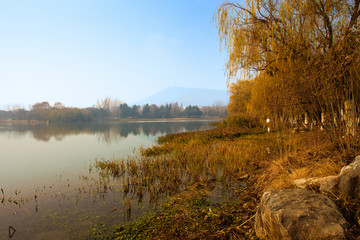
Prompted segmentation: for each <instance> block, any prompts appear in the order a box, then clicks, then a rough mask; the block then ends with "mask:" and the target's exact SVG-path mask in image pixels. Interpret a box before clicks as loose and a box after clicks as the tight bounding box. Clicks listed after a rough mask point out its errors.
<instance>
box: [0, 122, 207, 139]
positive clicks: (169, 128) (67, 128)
mask: <svg viewBox="0 0 360 240" xmlns="http://www.w3.org/2000/svg"><path fill="white" fill-rule="evenodd" d="M208 124H209V122H208V121H177V122H174V121H169V122H165V121H162V122H146V121H141V122H122V123H106V124H104V123H86V124H62V125H50V126H46V125H8V126H2V127H1V128H0V132H7V133H8V135H9V137H10V135H12V136H11V137H13V138H16V137H22V136H26V135H27V134H29V133H30V134H31V135H32V137H33V138H34V139H36V140H38V141H44V142H48V141H50V140H51V139H52V138H54V139H55V140H56V141H62V140H63V139H64V138H65V137H66V136H68V135H79V134H92V135H96V136H97V137H98V140H99V141H101V142H106V143H112V142H113V141H115V142H117V141H118V140H119V139H121V138H126V137H128V136H129V135H130V134H132V135H134V136H138V135H144V136H147V137H149V136H158V135H164V134H169V133H175V132H185V131H195V130H204V129H206V128H208V127H209V125H208Z"/></svg>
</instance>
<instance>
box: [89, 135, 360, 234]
mask: <svg viewBox="0 0 360 240" xmlns="http://www.w3.org/2000/svg"><path fill="white" fill-rule="evenodd" d="M159 141H160V143H161V144H160V145H159V146H156V147H153V148H150V149H142V150H141V152H142V155H141V156H140V157H138V158H133V159H126V160H122V159H117V160H113V161H102V162H101V161H100V162H97V163H96V164H95V168H97V169H99V170H100V171H101V174H102V175H103V176H106V175H107V176H108V175H111V176H113V177H114V178H116V179H118V183H119V185H122V186H123V192H124V194H125V195H127V197H129V198H138V200H139V201H141V200H142V199H143V198H144V197H146V199H149V200H150V201H157V199H159V198H163V197H169V196H170V198H169V201H168V202H167V203H166V204H164V205H163V209H162V210H161V211H160V212H158V213H156V214H155V215H152V216H150V217H147V218H145V219H142V220H140V221H138V222H135V223H132V224H130V225H129V226H121V227H119V228H118V230H117V231H115V233H116V237H115V236H112V237H110V239H111V238H114V239H127V238H129V239H131V238H130V236H136V238H133V239H137V238H138V239H142V238H144V239H159V236H161V239H184V238H186V239H256V236H255V232H254V231H253V229H252V228H253V225H254V218H253V216H254V214H255V211H256V207H255V206H256V205H257V204H258V203H259V199H260V196H261V195H262V193H263V192H264V191H265V190H267V189H269V188H288V187H292V185H291V183H292V181H293V180H295V179H298V178H304V177H322V176H327V175H335V174H337V173H338V172H339V171H340V169H341V167H343V166H344V165H346V164H348V163H349V162H351V161H352V159H353V157H354V156H356V155H357V154H359V153H360V151H359V149H355V148H354V149H352V150H347V151H343V149H342V148H338V147H336V146H334V144H333V143H332V142H331V141H330V138H329V137H327V135H326V134H325V133H324V132H321V131H308V132H299V133H295V134H293V133H289V132H285V131H282V132H272V133H264V132H262V131H261V130H259V129H257V130H255V133H254V132H249V129H240V128H233V129H231V128H218V129H215V130H209V131H204V132H194V133H181V134H173V135H168V136H166V137H162V138H160V139H159ZM245 174H246V175H248V178H245V179H244V177H243V176H244V175H245ZM244 184H245V185H244ZM199 186H201V187H200V188H199ZM244 186H245V187H244ZM214 188H215V189H218V188H221V189H226V194H225V196H227V197H226V199H225V201H224V202H222V203H220V204H219V203H214V202H212V201H211V195H212V194H213V193H214V191H215V190H214ZM215 192H216V191H215ZM335 198H336V199H334V200H335V201H337V202H338V203H339V205H340V208H341V209H343V210H344V211H348V212H350V213H351V212H353V213H354V214H350V215H349V216H347V219H348V221H349V222H351V223H352V224H353V225H354V226H355V227H354V229H355V230H354V231H353V232H355V233H356V232H358V230H359V226H358V223H356V218H357V216H358V215H356V214H357V213H356V212H357V211H356V210H354V209H355V208H356V207H357V205H356V204H355V205H354V204H353V202H352V201H351V200H346V198H344V197H339V196H337V197H336V196H335ZM231 199H232V200H231ZM234 199H236V200H235V201H233V200H234ZM195 203H196V204H195ZM209 207H210V209H212V210H211V211H209ZM206 216H207V217H206ZM210 216H211V218H210ZM222 219H226V220H222ZM210 220H211V221H210ZM131 233H136V234H135V235H131ZM129 234H130V235H129Z"/></svg>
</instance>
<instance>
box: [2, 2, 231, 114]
mask: <svg viewBox="0 0 360 240" xmlns="http://www.w3.org/2000/svg"><path fill="white" fill-rule="evenodd" d="M222 2H223V1H222V0H151V1H150V0H136V1H125V0H124V1H123V0H96V1H95V0H61V1H60V0H23V1H20V0H12V1H10V0H0V33H1V35H0V36H1V37H0V109H3V108H4V107H6V106H7V105H13V104H21V105H23V106H24V107H26V108H27V107H28V106H29V105H30V104H33V103H35V102H40V101H48V102H49V103H50V104H51V105H52V104H54V102H57V101H60V102H62V103H63V104H65V105H66V106H76V107H88V106H92V105H94V104H95V103H96V101H97V99H102V98H105V97H111V98H117V99H119V100H122V101H125V102H128V103H130V102H133V101H136V100H139V99H142V98H144V97H147V96H148V95H151V94H153V93H156V92H158V91H161V90H163V89H165V88H167V87H172V86H181V87H194V88H211V89H226V77H225V75H224V68H225V61H226V52H225V51H222V52H220V45H219V39H218V35H217V30H216V26H215V23H214V22H213V21H212V17H213V14H214V12H215V10H216V8H217V7H218V6H219V5H220V4H221V3H222Z"/></svg>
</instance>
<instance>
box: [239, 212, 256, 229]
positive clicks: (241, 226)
mask: <svg viewBox="0 0 360 240" xmlns="http://www.w3.org/2000/svg"><path fill="white" fill-rule="evenodd" d="M255 216H256V214H254V215H253V216H252V217H251V218H249V219H248V220H246V221H245V222H243V223H242V224H240V225H239V226H238V228H239V227H242V226H243V225H244V224H245V223H247V222H248V221H250V220H251V219H253V218H254V217H255Z"/></svg>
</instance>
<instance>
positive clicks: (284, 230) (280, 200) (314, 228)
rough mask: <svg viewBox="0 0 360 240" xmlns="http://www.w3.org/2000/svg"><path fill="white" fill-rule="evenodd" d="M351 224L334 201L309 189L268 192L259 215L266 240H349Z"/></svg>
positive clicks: (257, 220)
mask: <svg viewBox="0 0 360 240" xmlns="http://www.w3.org/2000/svg"><path fill="white" fill-rule="evenodd" d="M347 225H348V224H347V222H346V220H345V219H344V217H343V216H342V214H341V212H340V211H339V209H338V207H337V206H336V205H335V203H334V202H333V201H332V200H330V199H329V198H328V197H326V196H324V195H321V194H314V193H312V192H311V191H309V190H306V189H272V190H269V191H267V192H265V193H264V194H263V196H262V198H261V203H260V205H259V208H258V210H257V213H256V216H255V230H256V234H257V236H258V237H260V238H262V239H296V240H302V239H304V240H305V239H317V240H321V239H326V240H330V239H346V232H347V231H346V228H347Z"/></svg>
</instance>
